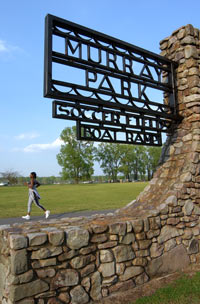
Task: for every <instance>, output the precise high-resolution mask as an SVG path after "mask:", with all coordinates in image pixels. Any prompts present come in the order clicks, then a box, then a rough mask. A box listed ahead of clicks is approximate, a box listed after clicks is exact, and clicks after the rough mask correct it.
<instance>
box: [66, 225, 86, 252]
mask: <svg viewBox="0 0 200 304" xmlns="http://www.w3.org/2000/svg"><path fill="white" fill-rule="evenodd" d="M65 232H66V239H67V246H68V247H69V248H70V249H80V248H82V247H85V246H87V245H88V243H89V232H88V230H86V229H80V228H78V227H75V228H71V229H68V230H66V231H65Z"/></svg>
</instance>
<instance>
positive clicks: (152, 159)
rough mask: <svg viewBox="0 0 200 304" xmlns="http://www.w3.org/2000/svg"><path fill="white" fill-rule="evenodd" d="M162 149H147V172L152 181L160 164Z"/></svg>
mask: <svg viewBox="0 0 200 304" xmlns="http://www.w3.org/2000/svg"><path fill="white" fill-rule="evenodd" d="M161 151H162V148H161V147H148V148H147V154H146V156H147V161H146V170H147V178H148V180H150V179H151V178H152V176H153V173H154V172H155V170H156V168H157V166H158V162H159V159H160V155H161Z"/></svg>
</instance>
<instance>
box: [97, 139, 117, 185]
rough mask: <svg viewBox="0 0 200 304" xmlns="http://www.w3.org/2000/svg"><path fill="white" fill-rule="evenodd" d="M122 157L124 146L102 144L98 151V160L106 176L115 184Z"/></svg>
mask: <svg viewBox="0 0 200 304" xmlns="http://www.w3.org/2000/svg"><path fill="white" fill-rule="evenodd" d="M121 157H122V145H119V144H107V143H101V144H100V145H99V146H98V148H97V150H96V160H97V161H98V162H99V163H100V167H101V168H102V169H103V172H104V174H106V175H108V176H109V178H110V179H112V180H113V181H114V182H116V181H117V174H118V173H119V168H120V163H121Z"/></svg>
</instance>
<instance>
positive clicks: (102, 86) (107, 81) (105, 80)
mask: <svg viewBox="0 0 200 304" xmlns="http://www.w3.org/2000/svg"><path fill="white" fill-rule="evenodd" d="M106 84H107V86H105V85H106ZM98 90H104V91H108V92H112V93H115V90H114V88H113V86H112V83H111V81H110V79H109V77H108V76H104V77H103V79H102V81H101V82H100V84H99V87H98Z"/></svg>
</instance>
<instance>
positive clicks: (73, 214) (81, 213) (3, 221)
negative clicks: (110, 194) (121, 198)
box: [0, 210, 115, 225]
mask: <svg viewBox="0 0 200 304" xmlns="http://www.w3.org/2000/svg"><path fill="white" fill-rule="evenodd" d="M114 211H115V210H95V211H77V212H69V213H61V214H50V216H49V219H59V218H65V217H79V216H81V217H82V216H84V217H85V216H86V217H87V216H91V215H94V214H107V213H112V212H114ZM43 219H44V216H32V217H31V221H40V220H43ZM24 222H27V221H26V220H24V219H22V218H21V217H12V218H0V225H8V224H15V223H24Z"/></svg>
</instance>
